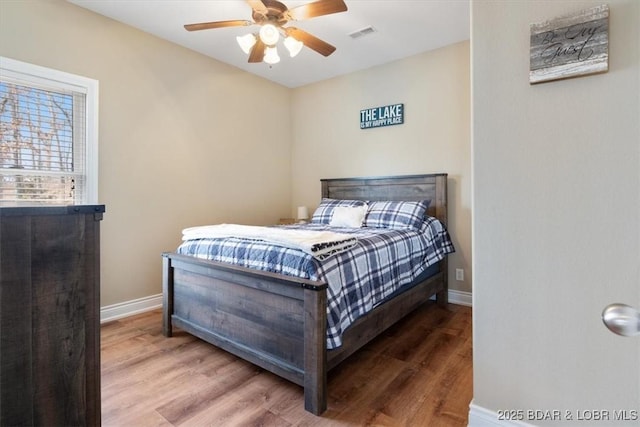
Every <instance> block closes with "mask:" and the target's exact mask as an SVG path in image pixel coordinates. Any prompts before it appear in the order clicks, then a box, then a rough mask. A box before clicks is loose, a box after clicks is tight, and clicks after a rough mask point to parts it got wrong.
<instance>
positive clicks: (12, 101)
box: [0, 57, 97, 206]
mask: <svg viewBox="0 0 640 427" xmlns="http://www.w3.org/2000/svg"><path fill="white" fill-rule="evenodd" d="M96 117H97V82H96V81H95V80H91V79H86V78H84V77H80V76H75V75H72V74H68V73H62V72H60V71H56V70H50V69H47V68H44V67H38V66H34V65H31V64H26V63H22V62H19V61H13V60H10V59H8V58H2V57H0V205H2V206H25V205H41V204H56V205H61V204H62V205H69V204H90V203H97V138H96V135H97V119H96Z"/></svg>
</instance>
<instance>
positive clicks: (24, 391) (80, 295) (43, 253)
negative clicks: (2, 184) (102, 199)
mask: <svg viewBox="0 0 640 427" xmlns="http://www.w3.org/2000/svg"><path fill="white" fill-rule="evenodd" d="M104 211H105V207H104V205H91V206H84V205H83V206H64V207H26V208H20V207H16V208H0V425H2V426H5V425H6V426H23V425H32V426H99V425H100V221H101V220H102V216H103V213H104Z"/></svg>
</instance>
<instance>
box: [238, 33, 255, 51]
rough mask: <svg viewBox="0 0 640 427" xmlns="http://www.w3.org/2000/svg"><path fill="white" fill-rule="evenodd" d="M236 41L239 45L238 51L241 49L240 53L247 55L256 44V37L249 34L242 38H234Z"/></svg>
mask: <svg viewBox="0 0 640 427" xmlns="http://www.w3.org/2000/svg"><path fill="white" fill-rule="evenodd" d="M236 40H237V41H238V44H239V45H240V49H242V51H243V52H244V53H246V54H247V55H248V54H249V52H251V48H252V47H253V45H254V44H256V36H254V35H253V34H251V33H249V34H245V35H244V36H238V37H236Z"/></svg>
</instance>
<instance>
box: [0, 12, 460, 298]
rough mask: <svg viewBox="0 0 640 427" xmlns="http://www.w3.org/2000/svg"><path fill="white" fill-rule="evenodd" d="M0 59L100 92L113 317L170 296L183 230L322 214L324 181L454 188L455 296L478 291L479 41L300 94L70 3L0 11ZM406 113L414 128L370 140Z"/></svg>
mask: <svg viewBox="0 0 640 427" xmlns="http://www.w3.org/2000/svg"><path fill="white" fill-rule="evenodd" d="M0 55H1V56H6V57H10V58H14V59H17V60H21V61H25V62H30V63H34V64H37V65H42V66H46V67H51V68H55V69H60V70H63V71H66V72H70V73H75V74H79V75H83V76H86V77H90V78H94V79H96V80H98V81H99V82H100V111H99V115H100V132H99V144H100V147H99V161H100V174H99V181H100V184H99V201H100V203H104V204H106V207H107V213H106V215H105V218H104V221H103V223H102V230H103V233H102V306H106V305H111V304H115V303H120V302H126V301H130V300H133V299H136V298H141V297H146V296H151V295H156V294H158V293H160V292H161V287H160V283H161V276H160V274H161V271H160V265H161V259H160V253H161V252H163V251H169V250H173V249H174V248H175V247H176V245H177V244H178V243H179V237H180V230H181V229H182V228H184V227H186V226H191V225H195V224H204V223H216V222H225V221H226V222H243V223H254V224H268V223H273V222H275V221H276V220H277V219H278V218H280V217H287V216H291V215H294V213H295V207H296V206H299V205H307V206H309V208H310V209H311V210H312V209H313V208H315V206H316V205H317V203H318V200H319V194H320V184H319V180H320V179H321V178H331V177H348V176H365V175H395V174H417V173H430V172H447V173H449V178H450V179H449V206H450V210H449V228H450V231H451V234H452V237H453V239H454V242H455V244H456V248H457V253H456V254H454V255H453V256H452V257H451V258H450V259H451V263H450V269H451V271H452V272H453V270H454V269H455V268H464V270H465V273H466V276H465V281H464V282H456V281H455V280H454V279H453V277H454V275H453V274H451V288H452V289H458V290H462V291H470V290H471V278H472V274H471V241H470V234H471V231H470V222H471V209H470V197H471V196H470V194H471V193H470V166H469V165H470V149H469V43H468V42H465V43H459V44H456V45H453V46H450V47H446V48H442V49H439V50H437V51H434V52H429V53H425V54H422V55H417V56H414V57H412V58H408V59H405V60H402V61H398V62H395V63H393V64H388V65H385V66H380V67H376V68H372V69H370V70H366V71H363V72H360V73H354V74H352V75H348V76H344V77H340V78H336V79H332V80H329V81H326V82H322V83H318V84H316V85H310V86H308V87H304V88H300V89H295V90H290V89H287V88H284V87H281V86H279V85H276V84H273V83H270V82H268V81H266V80H263V79H260V78H257V77H254V76H251V75H250V74H248V73H245V72H243V71H241V70H238V69H235V68H233V67H230V66H227V65H225V64H222V63H219V62H217V61H214V60H211V59H209V58H206V57H204V56H202V55H199V54H197V53H195V52H192V51H189V50H186V49H184V48H182V47H179V46H176V45H173V44H171V43H168V42H165V41H162V40H160V39H158V38H156V37H153V36H151V35H148V34H145V33H143V32H140V31H137V30H135V29H132V28H130V27H128V26H125V25H122V24H120V23H118V22H115V21H113V20H110V19H107V18H104V17H102V16H100V15H97V14H94V13H91V12H89V11H87V10H85V9H82V8H79V7H77V6H75V5H73V4H69V3H67V2H64V1H62V0H36V1H6V0H0ZM399 102H402V103H404V104H405V110H406V113H405V124H403V125H400V126H391V127H388V128H381V129H369V130H360V129H359V127H358V123H359V122H358V120H359V111H360V109H363V108H367V107H373V106H379V105H386V104H391V103H399ZM292 160H293V162H292Z"/></svg>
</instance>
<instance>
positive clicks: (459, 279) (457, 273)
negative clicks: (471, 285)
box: [456, 268, 464, 282]
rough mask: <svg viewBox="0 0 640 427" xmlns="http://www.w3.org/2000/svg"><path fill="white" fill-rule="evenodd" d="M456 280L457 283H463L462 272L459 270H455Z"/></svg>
mask: <svg viewBox="0 0 640 427" xmlns="http://www.w3.org/2000/svg"><path fill="white" fill-rule="evenodd" d="M456 280H457V281H459V282H463V281H464V270H463V269H461V268H456Z"/></svg>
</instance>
